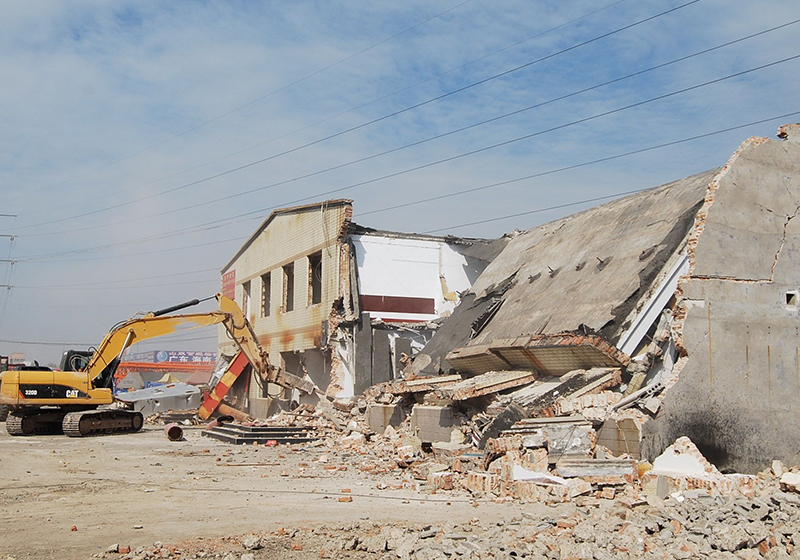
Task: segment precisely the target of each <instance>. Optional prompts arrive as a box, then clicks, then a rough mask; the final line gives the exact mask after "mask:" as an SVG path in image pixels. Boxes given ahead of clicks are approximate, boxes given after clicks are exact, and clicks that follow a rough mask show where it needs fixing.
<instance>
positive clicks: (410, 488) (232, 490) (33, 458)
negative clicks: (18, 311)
mask: <svg viewBox="0 0 800 560" xmlns="http://www.w3.org/2000/svg"><path fill="white" fill-rule="evenodd" d="M0 426H1V427H0V471H2V474H3V478H2V483H0V530H1V531H2V533H1V534H2V538H0V558H3V559H5V557H6V556H8V557H12V558H16V559H23V558H62V559H73V558H74V559H77V558H90V557H91V556H92V555H94V554H97V553H99V552H103V551H105V550H106V549H107V548H108V547H109V545H112V544H114V543H121V544H125V545H130V546H131V547H133V548H136V547H139V546H151V545H152V544H153V543H154V542H156V541H159V542H163V543H164V544H178V543H181V542H182V541H187V540H190V541H192V540H197V539H215V538H219V537H224V536H230V535H242V534H247V533H250V532H261V533H264V532H272V531H276V530H280V529H281V528H285V529H287V530H292V529H293V528H297V527H305V528H311V529H314V528H317V527H324V526H334V527H336V526H338V527H343V526H346V525H348V524H352V523H358V522H369V523H371V524H377V525H381V524H384V523H400V524H404V523H408V524H413V525H415V526H419V525H422V524H449V523H450V524H455V523H468V522H469V521H470V519H473V518H476V517H479V518H480V519H481V520H482V521H485V520H502V519H508V518H510V517H513V516H517V515H520V514H522V513H525V514H526V515H528V516H530V515H538V514H540V513H541V514H545V513H547V511H546V510H547V508H546V506H543V505H541V504H525V505H521V504H515V503H505V504H500V503H494V502H492V501H488V500H483V501H475V500H473V499H472V498H471V497H470V496H469V495H468V494H465V493H462V492H455V491H454V492H447V493H446V494H429V493H426V492H425V491H424V490H422V491H420V490H418V489H416V486H417V485H418V484H420V482H419V481H415V480H413V479H411V478H410V477H409V476H408V474H407V473H406V472H405V471H403V470H401V469H394V470H391V471H390V472H388V473H384V474H373V473H367V472H362V471H361V470H360V469H359V467H360V465H362V464H363V463H364V461H365V460H366V458H365V457H362V456H360V455H358V454H355V453H348V452H343V451H333V450H330V449H327V448H326V447H324V446H321V445H317V446H314V445H311V446H308V445H306V446H300V445H297V446H285V445H282V446H278V447H271V448H268V447H264V446H258V447H255V446H249V445H248V446H231V445H228V444H224V443H221V442H218V441H215V440H211V439H208V438H206V437H203V436H202V435H201V433H200V432H201V430H200V429H199V428H187V429H185V436H186V437H185V440H184V441H180V442H170V441H169V440H168V439H167V438H166V436H165V435H164V432H163V428H162V427H158V426H149V425H148V426H145V427H144V429H143V431H142V432H140V433H137V434H127V435H116V436H105V437H94V438H85V439H75V438H68V437H66V436H36V437H11V436H9V435H8V434H7V433H6V431H5V424H2V425H0ZM401 486H402V487H401ZM340 498H342V499H344V500H346V499H347V498H352V501H340ZM317 557H318V553H317Z"/></svg>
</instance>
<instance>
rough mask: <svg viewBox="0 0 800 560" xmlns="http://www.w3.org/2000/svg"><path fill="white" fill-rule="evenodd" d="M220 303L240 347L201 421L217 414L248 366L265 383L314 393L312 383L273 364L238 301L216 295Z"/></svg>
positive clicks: (203, 408)
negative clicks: (248, 365) (216, 411)
mask: <svg viewBox="0 0 800 560" xmlns="http://www.w3.org/2000/svg"><path fill="white" fill-rule="evenodd" d="M217 301H218V302H219V309H220V311H221V312H224V313H225V314H226V315H228V316H229V317H230V320H228V321H225V329H226V330H227V331H228V335H229V336H230V337H231V339H232V340H233V341H234V342H235V343H236V345H237V346H238V347H239V352H237V353H236V355H235V356H234V357H233V359H232V360H231V361H230V362H229V363H228V367H227V368H226V370H225V372H224V373H223V375H222V377H221V378H220V380H219V381H218V382H217V384H216V385H215V386H214V387H213V389H212V390H211V393H210V394H209V395H208V396H207V397H206V399H205V400H204V401H203V403H202V404H201V405H200V410H199V411H198V414H199V416H200V418H202V419H204V420H205V419H208V418H209V417H210V416H211V415H212V414H213V413H214V411H215V410H216V409H217V408H218V407H219V405H220V404H221V403H222V400H223V399H224V398H225V396H226V395H227V394H228V391H229V390H230V388H231V387H232V386H233V384H234V383H235V382H236V380H237V379H238V378H239V376H240V375H241V374H242V373H243V372H244V371H245V370H246V366H247V364H248V363H249V364H250V365H251V366H252V367H253V371H254V372H255V373H256V375H258V377H259V379H260V380H261V382H262V383H275V384H276V385H280V386H281V387H286V388H295V389H298V390H300V391H302V392H304V393H307V394H310V393H313V392H314V389H315V387H314V384H313V383H311V382H310V381H307V380H305V379H303V378H302V377H298V376H296V375H292V374H291V373H288V372H285V371H283V370H282V369H281V368H277V367H274V366H273V365H272V364H270V362H269V358H268V356H267V353H266V351H264V349H263V348H262V347H261V345H260V344H259V343H258V339H257V338H256V334H255V332H253V328H252V327H251V326H250V323H249V322H248V321H247V320H246V319H245V316H244V314H243V313H242V310H241V309H239V306H238V305H237V304H236V302H235V301H233V300H231V299H229V298H227V297H225V296H223V295H220V294H217Z"/></svg>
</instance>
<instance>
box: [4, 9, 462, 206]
mask: <svg viewBox="0 0 800 560" xmlns="http://www.w3.org/2000/svg"><path fill="white" fill-rule="evenodd" d="M471 1H472V0H464V1H462V2H461V3H459V4H456V5H455V6H453V7H451V8H448V9H447V10H445V11H443V12H439V13H438V14H436V15H433V16H430V17H429V18H427V19H425V20H423V21H421V22H419V23H416V24H414V25H412V26H411V27H408V28H406V29H403V30H402V31H399V32H397V33H395V34H394V35H391V36H389V37H387V38H385V39H381V40H380V41H378V42H377V43H374V44H372V45H370V46H369V47H366V48H364V49H361V50H360V51H358V52H355V53H353V54H351V55H348V56H346V57H344V58H342V59H339V60H338V61H336V62H334V63H333V64H329V65H328V66H325V67H323V68H320V69H319V70H315V71H314V72H312V73H310V74H307V75H306V76H303V77H302V78H299V79H297V80H295V81H293V82H291V83H289V84H286V85H284V86H281V87H279V88H278V89H275V90H272V91H270V92H269V93H267V94H264V95H262V96H261V97H258V98H256V99H254V100H252V101H248V102H247V103H245V104H244V105H240V106H238V107H236V108H234V109H231V110H229V111H227V112H225V113H222V114H220V115H217V116H216V117H213V118H211V119H209V120H207V121H204V122H201V123H200V124H197V125H195V126H192V127H190V128H188V129H186V130H184V131H183V132H180V133H178V134H175V135H173V136H170V137H169V138H166V139H164V140H161V141H159V142H156V143H154V144H151V145H149V146H148V147H146V148H142V149H141V150H139V151H137V152H133V153H131V154H128V155H127V156H124V157H121V158H119V159H116V160H114V161H111V162H109V163H106V164H104V165H101V166H100V167H97V168H95V169H92V170H90V171H86V172H84V173H81V174H79V175H75V176H74V177H71V178H69V179H65V180H63V181H61V182H59V183H56V184H54V185H49V186H47V187H43V188H41V189H37V190H34V191H29V192H26V193H25V194H23V195H22V196H19V197H17V198H15V199H11V200H10V201H8V202H13V201H15V200H18V199H20V198H24V197H26V196H28V195H30V194H35V193H38V192H42V191H44V190H49V189H52V188H55V187H59V186H61V185H64V184H66V183H69V182H71V181H74V180H76V179H80V178H82V177H86V176H88V175H91V174H93V173H96V172H98V171H101V170H103V169H106V168H108V167H111V166H113V165H116V164H117V163H121V162H123V161H125V160H128V159H130V158H132V157H135V156H137V155H139V154H142V153H144V152H147V151H149V150H152V149H153V148H156V147H158V146H161V145H162V144H166V143H167V142H171V141H172V140H175V139H176V138H180V137H181V136H185V135H186V134H188V133H190V132H193V131H195V130H198V129H200V128H203V127H204V126H207V125H209V124H211V123H213V122H216V121H218V120H220V119H223V118H225V117H227V116H229V115H232V114H234V113H236V112H238V111H241V110H242V109H244V108H246V107H249V106H251V105H253V104H255V103H258V102H259V101H263V100H264V99H266V98H268V97H270V96H272V95H275V94H276V93H280V92H282V91H285V90H287V89H289V88H291V87H292V86H295V85H297V84H299V83H302V82H304V81H306V80H308V79H310V78H313V77H314V76H317V75H318V74H321V73H323V72H325V71H326V70H330V69H331V68H333V67H335V66H338V65H340V64H342V63H344V62H347V61H348V60H351V59H353V58H355V57H357V56H359V55H361V54H364V53H365V52H367V51H370V50H372V49H374V48H376V47H378V46H380V45H382V44H384V43H386V42H388V41H391V40H392V39H395V38H397V37H399V36H400V35H403V34H405V33H408V32H409V31H412V30H414V29H416V28H417V27H420V26H422V25H424V24H426V23H428V22H430V21H432V20H434V19H437V18H439V17H441V16H443V15H445V14H448V13H450V12H452V11H453V10H456V9H458V8H460V7H461V6H464V5H465V4H468V3H470V2H471Z"/></svg>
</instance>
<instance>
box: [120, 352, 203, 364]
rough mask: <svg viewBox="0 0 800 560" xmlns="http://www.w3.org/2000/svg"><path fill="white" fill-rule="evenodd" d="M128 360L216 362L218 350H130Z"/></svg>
mask: <svg viewBox="0 0 800 560" xmlns="http://www.w3.org/2000/svg"><path fill="white" fill-rule="evenodd" d="M125 361H126V362H152V363H156V364H160V363H164V362H183V363H186V362H189V363H198V362H216V361H217V353H216V352H200V351H194V350H153V351H152V352H129V353H128V354H125Z"/></svg>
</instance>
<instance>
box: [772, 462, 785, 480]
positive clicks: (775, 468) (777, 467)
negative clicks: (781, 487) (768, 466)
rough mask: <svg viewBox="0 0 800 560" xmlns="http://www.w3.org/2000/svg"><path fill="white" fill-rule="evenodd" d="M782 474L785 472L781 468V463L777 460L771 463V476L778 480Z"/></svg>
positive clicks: (783, 468) (782, 467)
mask: <svg viewBox="0 0 800 560" xmlns="http://www.w3.org/2000/svg"><path fill="white" fill-rule="evenodd" d="M784 472H786V468H785V467H784V466H783V463H782V462H780V461H778V460H777V459H776V460H774V461H772V474H774V475H775V476H777V477H778V478H780V477H782V476H783V473H784Z"/></svg>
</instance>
